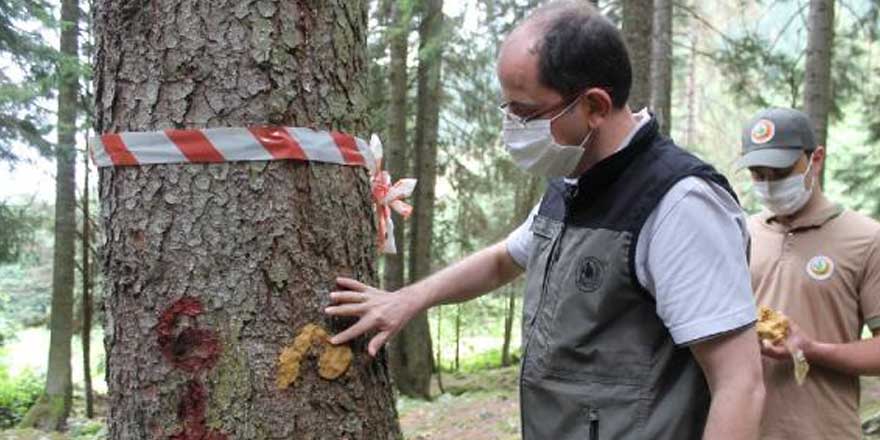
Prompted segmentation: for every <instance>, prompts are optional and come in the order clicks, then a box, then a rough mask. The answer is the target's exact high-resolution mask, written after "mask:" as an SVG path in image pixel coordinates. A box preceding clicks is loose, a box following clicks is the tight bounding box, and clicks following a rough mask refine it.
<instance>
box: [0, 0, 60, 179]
mask: <svg viewBox="0 0 880 440" xmlns="http://www.w3.org/2000/svg"><path fill="white" fill-rule="evenodd" d="M34 22H36V23H38V24H40V25H41V26H42V29H41V30H39V31H29V30H25V29H24V28H23V27H24V26H26V25H29V24H33V23H34ZM52 27H54V21H53V19H52V13H51V10H50V8H49V5H48V3H46V2H44V1H42V0H0V57H2V58H3V59H4V61H5V60H8V61H10V62H11V63H12V65H9V66H3V70H2V73H0V161H7V162H9V163H15V162H17V161H18V160H19V157H18V156H17V155H16V154H15V153H13V151H12V145H13V144H14V143H16V142H23V143H25V144H28V145H31V146H34V147H36V148H38V149H39V151H40V152H41V153H42V154H44V155H48V154H49V153H50V150H51V143H49V142H47V141H46V140H45V139H44V136H45V135H46V134H48V132H49V130H50V126H49V124H48V122H47V117H48V116H49V114H48V113H49V112H47V111H46V110H45V109H44V108H43V107H42V106H41V105H40V100H41V99H48V98H51V97H52V92H53V87H54V84H53V81H54V80H53V78H52V76H53V72H54V63H55V60H56V58H57V57H56V51H55V50H54V49H52V48H51V47H49V46H48V45H47V44H46V43H45V41H44V40H43V37H42V35H41V32H42V31H44V30H45V29H46V28H52Z"/></svg>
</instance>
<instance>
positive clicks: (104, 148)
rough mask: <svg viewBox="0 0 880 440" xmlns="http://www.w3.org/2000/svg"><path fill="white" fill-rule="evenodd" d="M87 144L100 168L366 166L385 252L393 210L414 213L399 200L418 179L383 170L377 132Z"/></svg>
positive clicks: (293, 130) (107, 137)
mask: <svg viewBox="0 0 880 440" xmlns="http://www.w3.org/2000/svg"><path fill="white" fill-rule="evenodd" d="M89 145H90V152H91V156H92V161H94V162H95V164H97V165H98V166H99V167H109V166H138V165H150V164H168V163H219V162H239V161H259V160H302V161H310V162H325V163H334V164H339V165H348V166H362V167H366V168H367V169H369V170H370V174H371V176H372V179H371V181H372V184H373V201H374V203H375V204H376V215H377V217H378V222H379V230H378V233H379V236H378V243H379V247H380V248H381V249H382V251H383V252H385V253H391V254H393V253H396V252H397V249H396V246H395V243H394V224H393V223H392V221H391V211H392V210H394V211H397V212H399V213H401V215H403V216H404V218H406V217H408V216H409V215H410V213H411V212H412V207H410V206H409V205H407V204H406V203H404V202H403V201H402V199H404V198H406V197H409V196H410V195H411V194H412V192H413V190H414V189H415V185H416V180H415V179H402V180H401V181H399V182H397V183H395V184H393V185H392V184H391V176H390V175H389V174H388V172H387V171H383V170H382V143H381V142H380V141H379V138H378V137H376V136H375V135H374V136H373V137H372V139H370V143H369V144H367V143H366V142H365V141H363V140H362V139H359V138H356V137H354V136H351V135H348V134H345V133H340V132H335V131H334V132H329V131H319V130H313V129H311V128H302V127H252V128H208V129H204V130H164V131H153V132H128V133H118V134H116V133H114V134H104V135H101V136H96V137H93V138H91V139H89Z"/></svg>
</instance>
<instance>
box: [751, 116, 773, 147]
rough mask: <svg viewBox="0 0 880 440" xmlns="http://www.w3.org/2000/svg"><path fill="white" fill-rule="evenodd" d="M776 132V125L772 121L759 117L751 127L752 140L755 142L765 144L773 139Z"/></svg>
mask: <svg viewBox="0 0 880 440" xmlns="http://www.w3.org/2000/svg"><path fill="white" fill-rule="evenodd" d="M775 134H776V125H774V124H773V121H770V120H767V119H761V120H760V121H758V122H757V123H756V124H755V126H754V127H752V142H753V143H755V144H766V143H767V142H770V140H771V139H773V136H774V135H775Z"/></svg>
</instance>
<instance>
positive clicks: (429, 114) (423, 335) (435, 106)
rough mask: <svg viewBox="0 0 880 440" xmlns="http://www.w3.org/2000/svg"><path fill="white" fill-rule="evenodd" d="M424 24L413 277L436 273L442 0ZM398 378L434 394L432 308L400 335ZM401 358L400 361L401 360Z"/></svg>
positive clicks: (422, 393) (428, 10) (404, 388)
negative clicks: (433, 269)
mask: <svg viewBox="0 0 880 440" xmlns="http://www.w3.org/2000/svg"><path fill="white" fill-rule="evenodd" d="M420 5H421V14H422V20H421V23H420V25H419V68H418V110H417V116H416V135H415V168H416V176H417V177H418V179H419V185H418V187H416V192H415V196H414V200H415V214H414V217H413V224H412V228H413V230H412V234H411V238H412V247H411V255H410V269H409V276H410V281H417V280H419V279H421V278H424V277H426V276H428V275H429V274H430V273H431V240H432V234H433V221H434V182H435V181H436V173H437V126H438V120H439V110H440V104H439V101H440V69H441V62H442V56H441V55H442V47H443V41H442V38H441V36H442V31H443V1H442V0H423V1H422V2H421V4H420ZM395 339H396V341H395V342H394V344H395V348H394V349H395V351H396V353H395V356H396V362H395V368H394V378H395V379H396V381H397V387H398V389H399V390H400V392H401V393H403V394H405V395H408V396H415V397H422V398H430V384H431V372H432V371H433V370H434V365H433V356H432V355H431V354H432V352H433V350H432V348H431V329H430V327H429V326H428V314H427V312H423V313H420V314H418V315H417V316H416V317H415V318H413V320H412V321H410V322H409V324H407V326H406V327H404V329H403V331H401V332H400V333H399V334H398V335H397V337H396V338H395ZM398 363H399V365H398Z"/></svg>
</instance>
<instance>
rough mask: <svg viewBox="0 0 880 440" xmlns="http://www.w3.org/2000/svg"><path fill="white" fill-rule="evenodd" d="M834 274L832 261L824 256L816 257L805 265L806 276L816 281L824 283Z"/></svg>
mask: <svg viewBox="0 0 880 440" xmlns="http://www.w3.org/2000/svg"><path fill="white" fill-rule="evenodd" d="M833 274H834V261H833V260H831V259H830V258H828V257H826V256H824V255H817V256H815V257H813V258H812V259H810V261H809V262H808V263H807V275H809V276H810V278H812V279H814V280H816V281H825V280H827V279H828V278H831V275H833Z"/></svg>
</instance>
